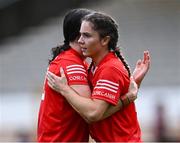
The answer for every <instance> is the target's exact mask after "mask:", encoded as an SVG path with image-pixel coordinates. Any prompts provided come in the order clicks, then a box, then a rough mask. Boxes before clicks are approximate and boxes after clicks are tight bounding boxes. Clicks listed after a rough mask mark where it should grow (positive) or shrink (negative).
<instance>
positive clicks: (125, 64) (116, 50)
mask: <svg viewBox="0 0 180 143" xmlns="http://www.w3.org/2000/svg"><path fill="white" fill-rule="evenodd" d="M114 52H115V54H116V56H117V57H118V58H119V59H120V60H121V61H122V63H123V64H124V66H125V68H126V70H127V71H128V75H129V77H130V76H131V70H130V67H129V65H128V63H127V61H126V60H125V58H124V56H123V55H122V54H121V51H120V49H119V48H118V47H116V49H115V50H114Z"/></svg>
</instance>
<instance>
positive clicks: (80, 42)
mask: <svg viewBox="0 0 180 143" xmlns="http://www.w3.org/2000/svg"><path fill="white" fill-rule="evenodd" d="M78 43H79V44H83V43H84V41H83V37H82V35H81V36H80V37H79V40H78Z"/></svg>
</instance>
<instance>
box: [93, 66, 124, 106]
mask: <svg viewBox="0 0 180 143" xmlns="http://www.w3.org/2000/svg"><path fill="white" fill-rule="evenodd" d="M97 76H98V77H97V81H96V84H95V86H94V89H93V92H92V98H96V99H102V100H105V101H107V102H109V103H111V104H113V105H117V103H118V100H119V97H120V94H121V93H122V88H123V86H124V82H123V78H122V73H121V72H119V71H118V70H117V69H116V68H114V67H106V68H104V69H103V70H102V71H101V72H99V73H98V75H97Z"/></svg>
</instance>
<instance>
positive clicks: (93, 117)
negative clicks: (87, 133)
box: [86, 110, 103, 123]
mask: <svg viewBox="0 0 180 143" xmlns="http://www.w3.org/2000/svg"><path fill="white" fill-rule="evenodd" d="M102 116H103V113H100V112H99V111H98V110H95V111H93V112H90V113H88V114H87V116H86V119H87V122H88V123H93V122H97V121H99V120H101V119H102Z"/></svg>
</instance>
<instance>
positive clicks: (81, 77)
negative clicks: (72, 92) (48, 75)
mask: <svg viewBox="0 0 180 143" xmlns="http://www.w3.org/2000/svg"><path fill="white" fill-rule="evenodd" d="M69 80H70V81H73V80H81V81H86V77H84V76H70V77H69Z"/></svg>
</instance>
